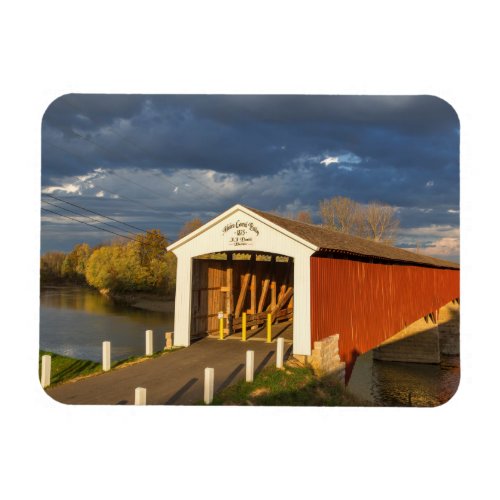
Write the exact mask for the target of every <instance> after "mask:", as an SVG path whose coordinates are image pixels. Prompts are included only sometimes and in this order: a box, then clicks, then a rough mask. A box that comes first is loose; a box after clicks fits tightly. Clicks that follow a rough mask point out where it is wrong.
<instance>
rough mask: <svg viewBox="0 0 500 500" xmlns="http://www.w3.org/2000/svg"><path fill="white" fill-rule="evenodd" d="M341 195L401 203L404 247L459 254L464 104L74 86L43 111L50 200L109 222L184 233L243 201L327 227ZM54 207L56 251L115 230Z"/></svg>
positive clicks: (45, 185)
mask: <svg viewBox="0 0 500 500" xmlns="http://www.w3.org/2000/svg"><path fill="white" fill-rule="evenodd" d="M49 195H51V196H53V197H55V198H53V197H50V196H49ZM337 195H342V196H348V197H350V198H353V199H354V200H356V201H358V202H360V203H368V202H370V201H379V202H383V203H388V204H390V205H393V206H395V207H397V209H398V217H399V218H400V220H401V228H400V231H399V235H398V239H397V246H400V247H403V248H409V249H413V248H415V246H416V245H418V246H419V248H420V251H422V252H425V253H427V254H429V255H432V256H436V257H440V258H445V259H450V260H455V261H458V257H459V215H460V213H459V122H458V118H457V115H456V113H455V111H454V110H453V109H452V108H451V107H450V106H449V105H448V104H447V103H446V102H444V101H442V100H440V99H438V98H436V97H431V96H408V97H407V96H395V97H390V96H389V97H376V96H374V97H370V96H220V95H219V96H204V95H197V96H196V95H195V96H189V95H155V96H153V95H83V94H70V95H66V96H63V97H60V98H59V99H57V100H56V101H54V102H53V103H52V104H51V105H50V106H49V108H48V109H47V111H46V113H45V115H44V117H43V121H42V208H44V209H46V210H51V211H52V212H57V213H59V214H62V215H65V216H67V217H73V218H74V219H78V220H80V221H85V222H87V223H88V224H92V225H98V224H97V222H96V220H101V221H103V222H106V223H107V224H108V225H104V224H101V225H99V227H100V228H101V229H107V230H109V231H113V232H119V233H120V234H125V235H130V233H127V232H126V231H132V232H134V229H133V228H132V227H131V226H133V227H134V228H135V227H137V228H141V229H144V230H146V229H152V228H159V229H161V230H162V231H163V232H164V233H166V235H167V238H168V240H169V241H173V240H175V239H176V238H177V234H178V232H179V229H180V227H181V226H182V225H183V223H184V222H185V221H187V220H189V219H191V218H193V217H195V216H198V217H200V218H201V219H202V220H203V221H207V220H209V219H210V218H212V217H214V216H215V215H217V214H219V213H220V212H222V211H224V210H225V209H227V208H229V207H230V206H231V205H234V204H235V203H242V204H245V205H248V206H251V207H255V208H259V209H261V210H267V211H271V210H275V211H279V212H281V213H295V212H297V211H299V210H304V209H308V210H310V211H311V212H312V214H313V218H314V220H315V222H318V223H319V221H320V219H319V215H318V204H319V201H320V200H322V199H325V198H331V197H333V196H337ZM56 198H57V199H56ZM60 200H65V201H67V202H70V203H72V204H73V205H69V204H67V203H64V202H63V201H60ZM80 207H83V208H86V209H88V210H91V211H93V212H95V213H94V214H93V213H91V212H85V211H84V210H82V208H80ZM64 209H66V210H64ZM46 210H45V211H43V210H42V232H41V238H42V241H41V251H42V253H44V252H46V251H49V250H63V251H68V250H70V249H71V248H72V247H73V245H74V244H76V243H80V242H83V241H86V242H88V243H89V244H91V245H93V244H96V243H98V242H101V241H106V240H109V239H111V238H112V237H113V234H110V233H106V232H104V231H102V230H99V229H96V228H92V227H89V226H88V225H85V224H81V223H79V222H76V221H74V220H70V219H68V218H64V217H62V216H61V215H55V214H54V213H50V212H48V211H46ZM75 212H76V213H78V214H86V215H87V216H90V217H93V218H94V219H96V220H91V219H88V218H85V217H82V216H78V215H77V214H76V213H75ZM96 214H103V215H106V216H108V217H111V218H113V219H115V220H116V221H121V222H125V223H126V224H129V226H125V225H120V224H118V223H117V222H114V221H111V220H109V219H103V218H100V217H99V216H98V215H96Z"/></svg>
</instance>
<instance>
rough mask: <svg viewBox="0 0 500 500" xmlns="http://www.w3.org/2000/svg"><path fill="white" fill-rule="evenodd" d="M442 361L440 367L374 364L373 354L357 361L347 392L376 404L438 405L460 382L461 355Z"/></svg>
mask: <svg viewBox="0 0 500 500" xmlns="http://www.w3.org/2000/svg"><path fill="white" fill-rule="evenodd" d="M441 359H442V361H441V364H440V365H430V364H420V363H401V362H392V361H374V360H373V356H372V352H371V351H370V352H368V353H366V354H364V355H363V356H360V357H359V358H358V360H357V361H356V366H355V368H354V371H353V374H352V377H351V380H350V381H349V385H348V389H349V391H351V392H353V393H354V394H357V395H358V396H360V397H362V398H363V399H365V400H368V401H371V402H372V403H373V404H374V405H380V406H423V407H429V406H439V405H441V404H443V403H446V402H447V401H448V400H449V399H451V398H452V397H453V395H454V394H455V392H456V391H457V389H458V385H459V382H460V359H459V356H445V355H441ZM358 363H359V364H358Z"/></svg>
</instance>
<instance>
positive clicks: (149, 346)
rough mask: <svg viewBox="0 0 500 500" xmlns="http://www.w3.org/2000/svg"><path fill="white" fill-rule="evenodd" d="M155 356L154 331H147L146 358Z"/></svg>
mask: <svg viewBox="0 0 500 500" xmlns="http://www.w3.org/2000/svg"><path fill="white" fill-rule="evenodd" d="M152 355H153V330H146V356H152Z"/></svg>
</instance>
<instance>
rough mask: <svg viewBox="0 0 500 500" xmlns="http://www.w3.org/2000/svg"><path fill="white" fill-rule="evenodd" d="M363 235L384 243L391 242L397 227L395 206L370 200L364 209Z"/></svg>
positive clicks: (394, 237) (393, 239) (394, 238)
mask: <svg viewBox="0 0 500 500" xmlns="http://www.w3.org/2000/svg"><path fill="white" fill-rule="evenodd" d="M363 221H364V228H365V230H364V232H365V235H364V236H365V237H366V238H368V239H370V240H374V241H380V242H383V243H386V244H393V243H394V241H395V240H396V233H397V231H398V229H399V220H398V219H397V217H396V208H395V207H391V206H390V205H386V204H383V203H379V202H372V203H370V204H368V205H367V206H366V207H365V209H364V217H363Z"/></svg>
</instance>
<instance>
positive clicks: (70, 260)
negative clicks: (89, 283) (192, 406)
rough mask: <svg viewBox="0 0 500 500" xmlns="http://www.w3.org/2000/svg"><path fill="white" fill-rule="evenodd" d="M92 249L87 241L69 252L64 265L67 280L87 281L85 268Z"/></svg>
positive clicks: (63, 270)
mask: <svg viewBox="0 0 500 500" xmlns="http://www.w3.org/2000/svg"><path fill="white" fill-rule="evenodd" d="M90 254H91V250H90V247H89V245H88V244H87V243H79V244H78V245H75V246H74V247H73V250H72V251H71V252H70V253H68V254H67V255H66V257H65V259H64V262H63V265H62V275H63V276H64V278H65V279H66V280H69V281H73V282H85V268H86V265H87V261H88V259H89V257H90Z"/></svg>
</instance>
